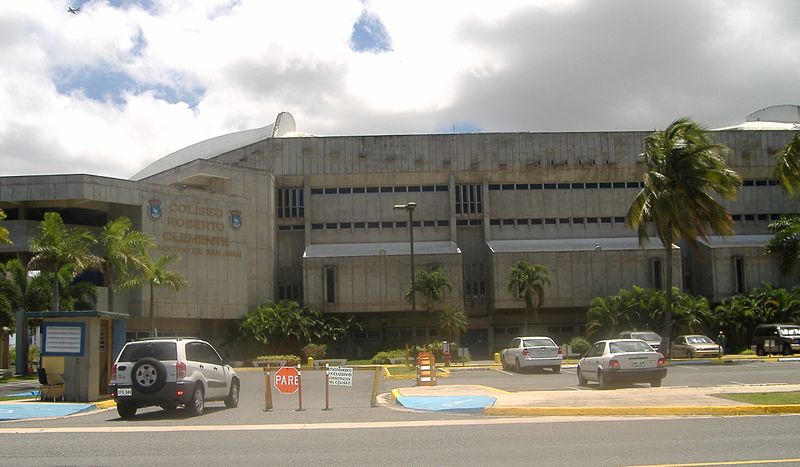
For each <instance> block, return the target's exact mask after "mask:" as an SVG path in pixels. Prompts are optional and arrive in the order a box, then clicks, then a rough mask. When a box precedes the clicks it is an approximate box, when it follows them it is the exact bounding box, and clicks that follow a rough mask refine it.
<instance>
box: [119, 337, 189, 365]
mask: <svg viewBox="0 0 800 467" xmlns="http://www.w3.org/2000/svg"><path fill="white" fill-rule="evenodd" d="M142 358H155V359H156V360H177V359H178V347H177V346H176V345H175V343H174V342H137V343H135V344H128V345H127V346H126V347H125V349H124V350H123V351H122V354H121V355H120V356H119V361H121V362H135V361H137V360H140V359H142Z"/></svg>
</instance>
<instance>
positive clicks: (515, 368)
mask: <svg viewBox="0 0 800 467" xmlns="http://www.w3.org/2000/svg"><path fill="white" fill-rule="evenodd" d="M514 371H516V372H517V373H522V366H521V365H520V364H519V359H517V361H516V363H515V364H514Z"/></svg>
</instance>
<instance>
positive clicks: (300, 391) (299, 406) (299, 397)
mask: <svg viewBox="0 0 800 467" xmlns="http://www.w3.org/2000/svg"><path fill="white" fill-rule="evenodd" d="M303 410H304V409H303V377H302V375H301V374H300V364H299V363H298V364H297V410H296V412H302V411H303Z"/></svg>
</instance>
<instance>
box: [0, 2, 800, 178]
mask: <svg viewBox="0 0 800 467" xmlns="http://www.w3.org/2000/svg"><path fill="white" fill-rule="evenodd" d="M2 9H3V11H2V14H1V15H0V43H2V44H3V47H0V108H2V109H3V112H2V113H0V161H2V164H0V174H23V173H60V172H87V173H97V174H102V175H111V176H118V177H123V178H125V177H128V176H130V175H132V174H133V173H135V172H137V171H138V170H140V169H141V168H143V167H144V166H145V165H147V164H148V163H149V162H152V161H153V160H155V159H156V158H158V157H161V156H163V155H166V154H168V153H170V152H172V151H174V150H177V149H180V148H181V147H184V146H187V145H189V144H192V143H195V142H197V141H200V140H203V139H207V138H210V137H213V136H217V135H220V134H223V133H227V132H230V131H236V130H240V129H246V128H255V127H259V126H264V125H267V124H269V123H271V122H272V121H274V118H275V116H276V115H277V113H278V112H280V111H283V110H287V111H289V112H291V113H292V114H293V115H294V116H295V118H296V120H297V123H298V127H299V129H300V130H302V131H307V132H311V133H316V134H375V133H388V134H396V133H419V132H435V131H439V130H441V129H443V128H450V126H451V125H453V124H456V123H459V124H467V125H471V126H473V127H478V128H481V129H483V130H486V131H528V130H548V131H550V130H556V131H558V130H568V131H574V130H596V129H600V130H612V129H631V130H633V129H635V130H649V129H653V128H658V127H663V126H665V125H666V124H668V123H669V121H671V120H672V119H674V118H676V117H678V116H682V115H690V116H692V117H694V118H696V119H698V120H701V121H703V122H704V123H707V124H709V125H711V126H722V125H727V124H733V123H737V122H740V121H741V120H743V119H744V116H745V115H747V114H748V113H750V112H752V111H754V110H757V109H759V108H762V107H765V106H768V105H773V104H780V103H798V102H797V92H796V89H797V85H796V83H797V82H798V78H800V63H799V61H800V58H798V54H797V53H796V51H797V50H800V32H798V29H797V28H796V26H795V24H794V20H795V19H796V18H797V17H798V16H800V15H799V14H798V13H800V4H799V3H798V2H794V1H792V0H770V1H759V0H738V1H722V0H714V1H706V2H696V1H693V0H676V1H673V2H668V3H663V2H641V1H639V0H602V1H601V0H570V1H566V0H565V1H560V0H549V1H523V0H513V1H511V0H509V1H504V2H502V3H487V2H485V1H477V0H445V1H436V2H430V1H421V0H409V1H402V2H398V1H394V0H364V1H358V0H349V1H337V2H330V1H326V0H305V1H291V2H282V3H276V2H263V1H259V0H241V1H229V0H225V1H214V0H204V1H197V0H183V1H180V2H176V1H173V0H169V1H168V0H162V1H156V2H153V4H152V7H151V8H147V9H144V8H142V7H140V6H137V5H135V4H133V5H128V6H126V7H125V8H114V7H112V6H111V5H110V4H109V3H107V2H104V1H90V2H85V3H84V4H83V5H82V8H81V11H80V13H79V14H77V15H72V14H69V13H67V12H66V7H65V6H64V3H63V2H62V1H60V0H50V1H44V0H42V1H33V2H5V3H3V6H2ZM365 10H366V11H368V12H369V14H370V15H371V16H373V17H376V18H379V19H380V21H381V22H382V24H383V25H384V26H385V28H386V31H387V33H388V35H389V36H390V40H391V44H392V50H391V51H386V52H383V53H374V54H373V53H357V52H354V51H353V50H351V48H350V45H349V41H350V36H351V34H352V31H353V24H354V22H355V21H357V19H358V18H359V17H360V15H361V14H362V13H363V12H364V11H365ZM82 70H98V71H113V72H115V73H118V75H112V76H128V77H129V80H130V82H131V83H133V84H134V85H135V86H133V87H132V88H131V89H121V88H120V89H115V91H114V92H119V93H121V95H117V96H113V97H114V98H113V99H105V100H101V101H98V100H92V99H90V98H87V97H86V95H85V94H84V93H83V92H81V90H80V89H77V88H74V87H72V88H69V87H68V88H69V89H72V90H71V91H69V92H66V91H64V82H63V78H64V77H63V76H62V75H63V74H65V73H66V74H67V75H68V76H70V75H69V73H74V75H71V76H70V77H71V78H73V80H72V81H69V84H71V85H74V86H77V85H80V84H81V81H80V79H79V78H81V76H82V75H81V74H80V72H81V71H82ZM59 80H61V81H59ZM57 85H58V86H57ZM59 89H61V90H62V92H61V93H59ZM165 90H166V91H167V92H172V93H173V94H172V95H173V98H172V99H170V100H165V99H163V98H159V96H163V95H164V92H165ZM88 94H89V95H93V94H92V93H91V92H90V93H88ZM175 95H177V96H180V95H187V96H188V95H192V96H194V99H197V102H196V106H193V107H192V106H191V105H190V104H187V103H183V102H176V101H175V99H174V96H175ZM190 100H192V99H190Z"/></svg>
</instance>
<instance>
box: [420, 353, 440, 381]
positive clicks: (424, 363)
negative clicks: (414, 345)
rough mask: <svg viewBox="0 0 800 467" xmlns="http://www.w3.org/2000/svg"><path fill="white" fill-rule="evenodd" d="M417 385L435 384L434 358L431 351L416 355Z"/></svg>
mask: <svg viewBox="0 0 800 467" xmlns="http://www.w3.org/2000/svg"><path fill="white" fill-rule="evenodd" d="M417 386H436V360H435V359H434V358H433V354H432V353H431V352H420V353H419V354H418V355H417Z"/></svg>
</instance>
